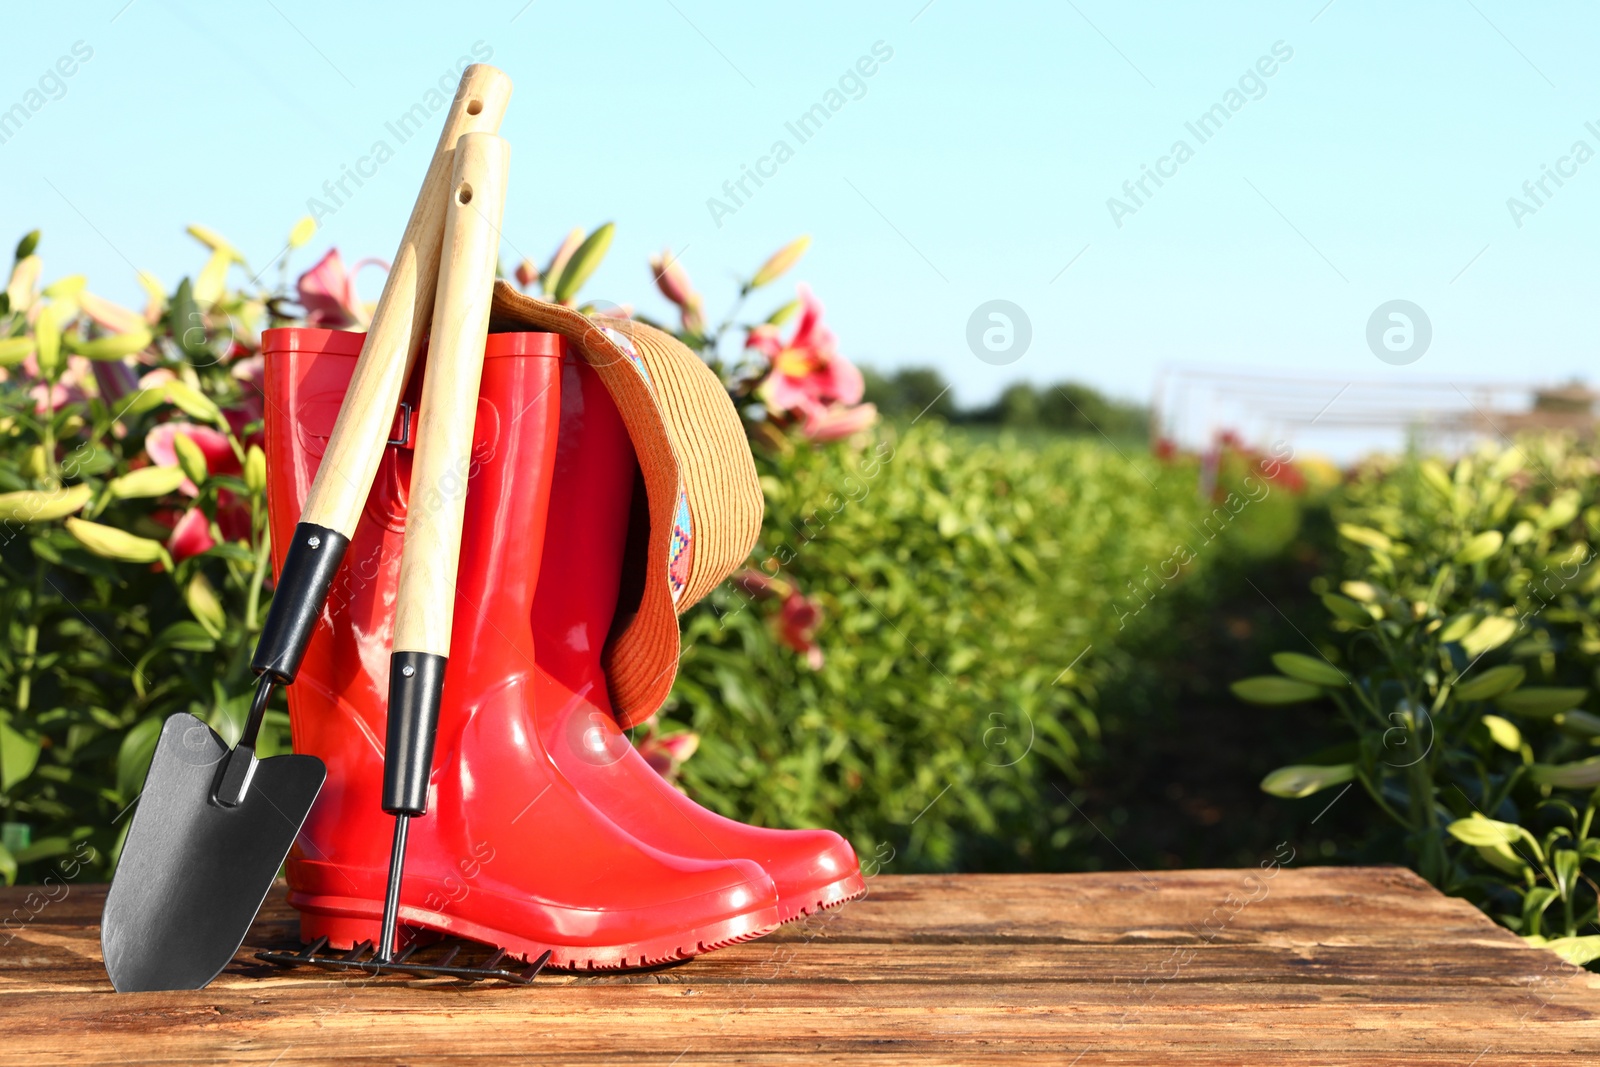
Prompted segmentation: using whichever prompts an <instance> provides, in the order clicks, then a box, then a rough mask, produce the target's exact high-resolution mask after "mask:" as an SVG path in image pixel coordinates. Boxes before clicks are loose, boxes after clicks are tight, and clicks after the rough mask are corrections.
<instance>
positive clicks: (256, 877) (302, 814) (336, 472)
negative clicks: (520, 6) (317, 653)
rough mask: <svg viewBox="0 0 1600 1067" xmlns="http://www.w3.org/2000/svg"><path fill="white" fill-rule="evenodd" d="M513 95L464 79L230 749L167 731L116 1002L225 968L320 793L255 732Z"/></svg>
mask: <svg viewBox="0 0 1600 1067" xmlns="http://www.w3.org/2000/svg"><path fill="white" fill-rule="evenodd" d="M510 96H511V80H510V79H509V78H507V77H506V76H505V74H504V73H503V72H501V71H499V70H496V69H495V68H493V67H488V66H483V65H481V64H480V65H475V66H471V67H468V68H467V69H466V71H465V72H464V73H463V74H462V77H461V85H460V87H459V89H458V90H457V92H456V97H455V100H454V101H453V102H452V104H451V106H450V111H449V113H448V115H447V116H446V118H445V125H444V132H443V133H442V134H441V135H440V137H439V143H438V146H437V147H436V148H435V149H434V154H433V159H432V162H431V163H430V164H429V166H428V173H427V176H426V177H425V178H424V179H423V183H422V191H421V193H420V194H419V195H418V197H417V203H416V206H415V207H413V208H412V210H411V219H410V221H409V222H407V224H406V230H405V235H404V236H403V237H402V238H401V239H400V249H399V251H398V252H397V253H396V254H395V258H394V265H393V267H392V268H391V269H390V271H389V277H388V280H387V281H386V282H385V283H384V287H383V294H382V296H380V297H379V299H378V306H377V308H376V310H375V311H374V312H373V317H372V325H371V327H370V328H369V329H368V331H367V336H366V340H365V342H364V343H363V345H362V348H361V358H360V360H359V361H358V362H357V363H356V367H355V373H354V376H353V377H352V379H351V382H350V390H349V392H348V393H347V394H346V397H345V401H344V406H343V407H342V408H341V409H340V411H339V419H338V422H337V423H335V425H334V428H333V435H332V437H331V438H330V439H329V441H328V448H327V451H326V453H325V455H324V458H323V461H322V466H321V468H320V469H319V470H318V472H317V477H316V480H315V482H313V484H312V486H311V491H310V493H309V495H308V496H307V499H306V504H305V508H304V510H303V511H302V512H301V516H300V522H299V525H297V526H296V527H295V533H294V542H293V543H292V544H291V545H290V546H289V550H288V554H287V557H286V558H285V559H284V563H283V568H282V572H281V573H280V574H279V576H278V582H277V589H276V592H275V594H274V596H273V598H272V608H271V610H270V611H269V613H268V615H267V621H266V624H265V626H264V627H263V628H262V632H261V638H260V642H259V643H258V645H257V646H256V654H255V658H254V659H253V660H252V662H251V666H252V667H253V668H254V669H255V671H256V673H257V675H258V678H259V680H258V682H257V685H256V692H255V699H254V700H252V702H251V706H250V716H249V719H248V721H247V722H246V725H245V729H244V732H243V734H242V735H241V736H240V738H239V743H238V745H236V746H235V747H234V748H233V749H231V750H230V749H229V748H228V745H227V743H226V742H225V741H224V740H223V739H222V738H221V737H220V736H218V735H217V733H216V732H215V731H213V730H212V729H211V728H210V727H209V726H207V725H206V724H205V723H203V722H201V721H200V720H199V719H197V718H195V717H194V716H192V715H188V714H181V713H180V714H178V715H174V716H172V717H171V718H170V719H168V720H167V722H166V725H165V726H164V727H163V728H162V730H161V736H160V739H159V740H158V741H157V742H156V751H155V756H154V757H153V758H152V760H151V762H150V771H149V774H148V775H147V777H146V778H145V786H144V791H143V792H142V793H141V794H140V797H139V806H138V808H137V810H136V811H135V812H134V814H133V821H132V825H131V826H130V827H129V828H128V836H127V840H126V842H125V843H124V845H123V847H122V858H121V861H120V862H119V864H118V865H117V871H116V875H115V877H114V878H113V879H112V883H111V891H110V893H109V894H108V895H107V897H106V905H105V911H104V913H103V914H102V916H101V928H100V944H101V948H102V949H103V951H104V954H105V964H106V972H107V973H108V974H109V975H110V976H111V984H112V985H113V986H115V987H116V988H117V990H118V991H120V992H132V991H137V990H153V989H200V988H202V987H204V986H205V985H206V984H207V983H209V982H210V981H211V980H212V979H213V978H215V977H216V976H217V974H218V973H220V972H221V970H222V968H223V967H225V966H227V964H228V962H229V961H230V960H231V959H233V956H234V954H235V953H236V952H238V950H239V946H240V944H242V943H243V941H244V937H245V934H246V933H248V932H249V929H250V923H251V922H252V921H253V920H254V919H255V915H256V912H257V911H259V910H260V908H261V902H262V901H263V900H264V899H265V898H266V895H267V891H268V890H269V889H271V888H272V881H273V879H274V878H275V877H276V875H277V873H278V869H279V868H280V867H281V866H282V864H283V860H284V857H285V856H286V855H287V854H288V852H289V846H290V845H291V844H293V843H294V839H295V835H297V834H298V833H299V832H300V827H301V825H302V824H303V823H304V822H305V819H306V816H307V815H308V814H309V813H310V811H311V804H312V802H313V801H315V800H316V796H317V792H318V791H319V790H320V789H321V788H322V781H323V778H324V775H325V770H324V768H323V766H322V762H321V761H320V760H318V759H316V758H315V757H312V756H299V755H288V756H274V757H271V758H270V759H258V758H257V757H256V754H255V742H256V733H257V730H258V729H259V728H260V725H261V718H262V715H263V714H264V713H265V711H266V707H267V704H268V702H269V701H270V699H271V696H272V691H273V688H274V687H275V686H280V685H288V684H289V683H290V682H292V681H294V677H295V674H296V672H297V671H298V670H299V667H300V660H301V657H302V656H303V655H304V653H305V649H306V644H307V643H308V642H309V641H310V639H311V635H312V633H313V631H314V630H315V629H316V625H317V621H318V620H319V619H320V618H321V616H322V610H323V607H324V605H325V603H326V601H327V597H328V587H329V585H330V584H331V583H332V581H333V577H334V574H335V572H337V570H338V568H339V562H340V560H341V559H342V558H343V556H344V552H345V549H346V547H347V546H348V545H349V543H350V536H351V534H353V533H354V532H355V527H356V521H357V519H358V518H359V517H360V515H361V510H362V508H363V507H364V506H365V504H366V500H367V494H368V492H369V491H370V490H371V488H372V482H373V478H374V476H375V475H376V472H377V468H378V463H379V461H380V459H381V458H382V456H383V450H384V447H385V442H386V441H387V439H388V437H389V428H390V426H391V424H392V423H393V420H394V416H395V409H396V406H397V404H398V403H399V400H400V394H401V392H402V390H403V389H404V387H405V384H406V380H407V379H408V378H409V377H410V374H411V368H412V365H413V364H414V363H415V362H416V357H417V352H418V350H419V349H420V347H421V345H422V340H423V336H424V334H425V333H426V330H427V325H428V316H429V313H430V312H431V311H432V309H433V303H434V296H435V292H436V289H437V284H438V278H439V257H440V250H441V247H442V245H443V243H444V223H445V211H446V207H447V205H448V204H449V203H451V201H452V199H453V197H454V195H455V190H454V189H453V188H452V185H451V171H452V167H453V161H454V155H455V146H456V142H457V141H458V140H459V138H460V137H461V136H462V135H463V134H466V133H487V134H493V133H494V132H495V131H497V130H498V129H499V127H500V120H501V118H502V117H503V116H504V114H505V109H506V103H507V102H508V100H509V99H510ZM469 432H470V431H469Z"/></svg>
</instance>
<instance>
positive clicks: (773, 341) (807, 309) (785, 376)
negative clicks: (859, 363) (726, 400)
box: [745, 285, 865, 414]
mask: <svg viewBox="0 0 1600 1067" xmlns="http://www.w3.org/2000/svg"><path fill="white" fill-rule="evenodd" d="M797 289H798V292H799V294H800V305H801V310H800V318H799V319H798V320H797V321H796V323H795V327H794V333H793V334H791V335H790V337H789V340H788V341H787V342H785V341H782V340H780V338H779V337H778V331H777V330H776V329H775V328H771V327H769V328H766V329H762V328H760V327H757V328H756V329H753V330H751V331H750V335H749V337H748V338H747V340H746V341H745V345H746V347H748V348H753V349H755V350H757V351H759V352H761V353H762V354H763V355H765V356H766V357H767V359H768V361H769V362H770V364H771V367H772V369H771V371H770V372H768V374H767V377H766V379H765V380H764V381H763V382H762V383H761V386H760V387H759V389H758V393H759V394H760V396H761V397H762V399H763V400H765V401H766V403H767V406H768V407H770V408H772V409H773V410H774V411H785V412H796V413H802V414H803V413H804V412H805V411H806V410H807V409H808V408H809V407H810V406H811V405H812V404H818V405H826V404H829V403H831V402H833V401H838V402H840V403H843V404H847V405H849V404H857V403H860V401H861V394H862V392H863V390H864V389H865V382H864V381H863V380H862V378H861V372H860V371H859V370H857V369H856V367H855V365H854V364H852V363H851V362H850V361H849V360H847V359H845V358H844V357H843V356H841V355H840V354H839V352H838V348H837V343H838V342H837V339H836V338H835V337H834V335H833V331H831V330H829V329H828V328H827V327H826V326H824V325H823V324H822V304H821V302H820V301H818V300H817V298H816V297H815V296H813V295H812V293H811V289H810V287H809V286H806V285H800V286H798V287H797Z"/></svg>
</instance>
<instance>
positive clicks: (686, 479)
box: [490, 281, 762, 727]
mask: <svg viewBox="0 0 1600 1067" xmlns="http://www.w3.org/2000/svg"><path fill="white" fill-rule="evenodd" d="M490 328H491V329H496V330H505V329H508V328H509V329H521V330H528V329H533V330H547V331H549V332H551V333H558V334H561V335H562V336H563V337H565V338H567V339H568V340H569V341H571V342H573V344H574V346H575V347H576V348H577V349H578V351H579V352H580V353H581V354H582V356H583V358H584V359H585V360H587V361H588V362H589V364H590V365H591V366H593V367H594V368H595V370H596V371H597V372H598V373H599V375H600V379H601V380H602V381H603V382H604V383H605V385H606V388H607V389H609V390H610V392H611V397H612V399H613V400H614V401H615V402H616V405H617V411H618V412H619V413H620V414H621V415H622V421H623V422H624V423H625V424H626V425H627V428H628V436H629V437H630V438H631V439H632V441H633V450H634V452H635V454H636V455H637V456H638V459H639V470H640V472H641V474H642V475H643V477H644V486H645V496H646V500H647V503H648V509H647V511H648V514H647V515H641V514H640V512H639V509H637V508H635V512H634V514H635V519H634V522H635V523H636V524H638V525H640V526H643V527H644V528H643V529H639V528H635V529H633V530H630V531H629V535H628V540H629V543H630V545H631V544H638V543H643V544H644V545H645V551H644V552H643V554H642V558H640V557H639V555H638V554H633V553H631V554H630V566H634V567H642V573H633V574H624V575H623V581H622V588H623V589H625V590H627V589H634V588H637V589H640V590H641V591H640V594H639V598H638V606H637V609H636V610H634V611H633V614H632V616H631V617H626V612H627V610H628V605H623V604H619V606H618V611H619V613H622V615H620V616H619V618H618V621H617V623H616V624H614V625H613V626H612V629H611V637H610V639H609V640H608V641H607V643H606V648H605V653H604V656H603V657H602V664H603V666H604V668H605V672H606V680H607V682H608V683H609V688H610V691H611V703H612V707H613V709H614V710H615V712H616V716H617V720H618V721H619V722H620V723H621V724H622V725H623V726H625V727H626V726H632V725H634V724H636V723H639V722H642V721H643V720H645V719H647V718H649V717H650V716H651V715H653V714H654V713H655V712H656V710H657V709H658V708H660V707H661V704H662V702H663V701H664V700H666V698H667V693H668V692H669V691H670V690H671V689H672V681H673V679H674V678H675V677H676V676H677V673H678V657H679V655H680V653H679V643H680V641H679V633H678V616H679V615H680V614H682V613H683V612H685V611H687V610H688V609H689V608H690V607H691V606H692V605H693V604H695V603H696V602H698V601H699V600H700V599H701V598H702V597H704V596H705V595H706V594H707V593H709V592H711V590H712V589H714V588H715V587H716V585H717V583H719V582H721V581H722V580H723V579H724V578H726V577H727V576H728V575H729V574H732V573H733V571H734V570H735V569H736V568H737V567H739V566H740V565H741V564H743V563H744V561H745V559H746V557H748V556H749V554H750V550H751V548H753V547H754V546H755V543H756V538H757V536H758V535H759V534H760V533H761V512H762V499H761V485H760V482H758V481H757V479H756V467H755V461H754V460H753V459H752V458H751V455H750V443H749V441H748V440H747V439H746V438H745V434H744V427H743V426H742V425H741V424H740V422H739V413H738V412H737V411H735V410H734V407H733V402H732V401H731V400H729V399H728V394H727V391H726V390H724V388H723V386H722V382H721V381H719V380H718V379H717V376H716V374H715V373H713V372H712V370H711V368H710V367H708V366H706V364H705V363H704V362H703V361H702V360H701V359H700V357H699V356H697V355H695V354H694V353H693V352H692V351H690V350H689V349H688V348H687V347H685V346H684V345H683V343H682V342H680V341H679V340H678V339H677V338H675V337H673V336H672V335H670V334H666V333H663V332H661V331H660V330H657V329H654V328H652V327H650V326H646V325H644V324H643V323H638V322H631V321H629V320H626V319H620V318H619V319H610V318H593V319H591V318H589V317H588V316H586V315H583V314H581V313H579V312H577V311H575V310H573V309H572V308H569V307H563V306H562V305H560V304H551V303H548V302H546V301H543V300H537V299H535V298H533V297H530V296H526V295H524V294H523V293H520V292H518V291H517V290H516V289H515V288H514V287H513V286H511V285H510V284H509V283H507V282H504V281H499V282H496V283H495V287H494V302H493V306H492V309H491V311H490Z"/></svg>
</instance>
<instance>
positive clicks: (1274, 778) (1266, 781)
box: [1261, 763, 1356, 799]
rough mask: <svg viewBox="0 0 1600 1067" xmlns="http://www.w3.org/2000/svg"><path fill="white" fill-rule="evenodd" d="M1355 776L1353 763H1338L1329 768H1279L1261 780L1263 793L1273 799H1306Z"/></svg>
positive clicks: (1299, 766) (1304, 766)
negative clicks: (1273, 797) (1268, 794)
mask: <svg viewBox="0 0 1600 1067" xmlns="http://www.w3.org/2000/svg"><path fill="white" fill-rule="evenodd" d="M1355 776H1356V765H1355V764H1354V763H1340V764H1336V765H1334V766H1331V767H1317V766H1309V765H1297V766H1291V767H1279V768H1278V769H1277V770H1275V771H1273V772H1272V773H1271V774H1269V775H1267V776H1266V777H1265V778H1263V779H1261V789H1262V791H1263V792H1266V793H1271V794H1272V795H1273V796H1275V797H1290V798H1296V799H1297V798H1299V797H1308V796H1310V795H1311V794H1313V793H1320V792H1321V791H1322V790H1324V789H1327V788H1329V787H1330V786H1336V785H1343V784H1344V783H1346V782H1348V781H1351V780H1352V779H1354V778H1355Z"/></svg>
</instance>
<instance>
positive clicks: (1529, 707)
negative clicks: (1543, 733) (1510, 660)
mask: <svg viewBox="0 0 1600 1067" xmlns="http://www.w3.org/2000/svg"><path fill="white" fill-rule="evenodd" d="M1588 695H1589V691H1588V690H1587V689H1564V688H1557V687H1553V686H1529V687H1527V688H1526V689H1518V690H1515V691H1513V692H1510V693H1506V694H1504V695H1502V696H1501V697H1500V698H1499V699H1498V700H1496V701H1495V706H1496V707H1498V708H1499V709H1500V710H1501V711H1509V712H1510V713H1511V714H1513V715H1526V716H1528V717H1529V718H1534V719H1548V718H1549V717H1550V716H1552V715H1555V714H1556V713H1557V712H1562V711H1570V710H1572V709H1573V708H1575V707H1577V706H1578V705H1580V704H1582V703H1583V701H1584V698H1585V697H1587V696H1588Z"/></svg>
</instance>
